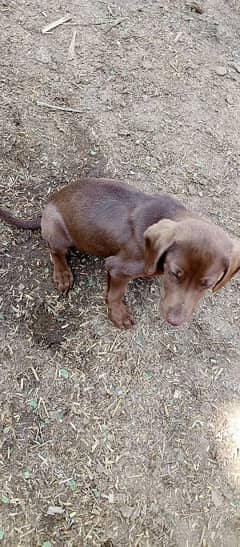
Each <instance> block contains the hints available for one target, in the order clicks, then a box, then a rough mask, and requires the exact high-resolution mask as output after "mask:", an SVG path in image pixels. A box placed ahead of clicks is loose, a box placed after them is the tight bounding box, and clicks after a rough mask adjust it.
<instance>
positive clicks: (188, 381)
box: [0, 0, 240, 547]
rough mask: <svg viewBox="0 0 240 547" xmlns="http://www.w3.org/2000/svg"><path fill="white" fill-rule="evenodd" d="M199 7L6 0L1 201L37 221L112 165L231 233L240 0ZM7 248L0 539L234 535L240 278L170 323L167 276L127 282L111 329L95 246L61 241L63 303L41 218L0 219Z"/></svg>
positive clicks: (156, 1)
mask: <svg viewBox="0 0 240 547" xmlns="http://www.w3.org/2000/svg"><path fill="white" fill-rule="evenodd" d="M198 6H200V7H201V6H202V7H203V8H204V9H203V13H198V11H201V9H200V10H198V8H197V6H196V5H195V6H192V4H191V2H190V1H188V0H186V1H185V0H128V1H127V0H125V1H124V0H122V1H120V0H119V1H117V0H116V1H114V0H88V1H86V0H85V1H83V0H69V1H68V2H67V3H66V4H65V3H62V2H60V1H59V0H48V1H47V0H41V1H40V0H35V1H34V2H30V0H25V1H24V0H18V1H14V0H10V1H8V0H2V2H1V6H0V17H1V19H0V27H1V39H0V40H1V57H0V67H1V72H0V86H1V101H0V124H1V143H0V150H1V152H0V165H1V170H0V184H1V204H2V206H5V207H7V208H9V209H10V210H11V211H15V213H17V214H18V215H19V216H25V218H27V217H31V216H34V215H36V214H38V213H39V211H40V210H41V207H42V205H43V203H44V202H45V199H46V196H47V195H48V194H49V193H50V192H51V191H52V189H53V188H56V187H58V188H60V187H61V186H62V185H63V184H66V183H68V182H69V181H70V180H73V179H76V178H77V177H78V176H79V175H81V174H82V173H84V174H91V175H110V176H112V177H115V178H124V179H127V180H128V181H130V182H131V183H132V184H134V185H136V186H137V187H138V188H141V189H144V190H149V191H151V192H152V191H159V190H165V191H168V192H172V193H173V194H174V195H175V196H177V197H178V198H180V199H181V200H182V201H183V202H184V203H185V204H186V205H188V206H190V207H192V208H193V209H196V210H199V211H201V212H202V213H203V214H208V215H209V216H210V218H212V220H213V221H216V222H218V223H219V224H220V225H222V226H224V227H225V228H226V229H227V230H229V232H230V233H232V234H235V236H240V233H239V202H240V194H239V147H240V131H239V119H240V53H239V40H240V30H239V29H240V24H239V23H240V8H239V1H238V0H205V1H202V2H201V4H200V0H199V3H198ZM63 15H69V16H70V17H71V20H70V21H69V22H67V23H65V24H64V25H62V26H59V27H58V28H56V29H55V30H53V31H52V32H50V33H47V34H42V33H41V29H42V28H43V27H44V26H45V25H46V24H47V23H49V22H51V21H54V20H56V19H58V18H59V17H62V16H63ZM74 31H76V32H77V35H76V48H75V58H74V59H72V60H70V59H69V55H68V48H69V44H70V42H71V38H72V36H73V32H74ZM41 102H44V103H49V104H50V105H53V106H55V107H56V106H58V107H63V108H73V109H76V110H78V112H68V111H66V110H63V111H62V110H56V109H54V108H48V107H47V106H46V105H45V106H42V105H41ZM39 103H40V104H39ZM1 243H2V245H1V247H2V252H1V308H2V309H1V315H0V321H1V332H0V345H1V392H0V398H1V438H0V440H1V450H0V482H1V496H2V499H1V501H0V503H1V505H0V538H1V539H0V543H1V544H2V545H4V546H7V547H10V546H14V547H15V546H21V547H28V546H31V547H32V546H33V547H34V546H44V547H50V546H52V547H53V546H56V547H60V546H69V547H70V546H71V547H77V546H91V547H92V546H105V547H111V546H114V547H120V546H135V547H137V546H139V547H140V546H141V547H147V546H148V547H159V546H164V547H173V546H177V547H197V546H199V547H221V546H224V547H225V546H226V547H237V546H239V545H240V480H239V477H240V460H239V456H240V349H239V281H238V279H237V277H236V278H235V280H233V281H232V282H231V283H230V284H229V285H228V287H227V288H225V289H224V290H222V291H221V292H219V294H217V295H216V296H214V297H212V296H211V295H209V296H208V297H207V298H206V299H205V300H204V302H203V303H202V304H201V306H199V309H198V310H197V311H196V313H195V315H194V318H193V320H192V322H191V323H190V324H189V325H188V326H186V327H184V328H182V329H181V330H174V329H172V328H170V327H167V326H166V324H164V322H163V320H162V317H161V313H160V308H159V293H160V281H154V282H152V283H147V282H146V283H145V282H141V281H139V282H137V283H135V284H132V286H131V287H130V289H129V293H128V301H129V303H130V305H131V306H132V308H133V309H134V312H135V315H136V317H137V318H138V325H137V327H136V328H135V329H134V330H132V331H131V332H122V331H118V330H116V329H115V328H114V327H113V326H112V324H111V323H110V322H109V321H108V319H107V317H106V309H105V305H104V298H103V294H104V284H105V273H104V264H103V263H102V261H101V260H100V259H95V258H89V257H87V256H81V255H80V253H72V255H71V257H70V260H71V263H72V267H73V271H74V275H75V286H74V289H73V290H72V291H71V293H70V294H69V296H68V297H67V298H65V299H63V298H60V297H58V295H57V294H56V292H55V290H54V288H53V286H52V280H51V266H50V264H49V260H48V256H47V252H46V249H45V246H44V243H43V242H42V241H41V239H40V236H39V233H34V234H29V233H28V232H24V233H23V232H19V231H17V230H15V229H11V228H9V227H7V226H4V225H2V226H1ZM51 506H54V507H57V509H52V508H51ZM49 507H50V513H51V512H52V513H54V514H49Z"/></svg>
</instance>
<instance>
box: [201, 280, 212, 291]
mask: <svg viewBox="0 0 240 547" xmlns="http://www.w3.org/2000/svg"><path fill="white" fill-rule="evenodd" d="M201 285H202V287H203V289H211V287H212V285H213V282H212V280H211V279H202V281H201Z"/></svg>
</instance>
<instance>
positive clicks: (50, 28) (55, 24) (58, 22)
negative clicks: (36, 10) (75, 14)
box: [42, 16, 71, 34]
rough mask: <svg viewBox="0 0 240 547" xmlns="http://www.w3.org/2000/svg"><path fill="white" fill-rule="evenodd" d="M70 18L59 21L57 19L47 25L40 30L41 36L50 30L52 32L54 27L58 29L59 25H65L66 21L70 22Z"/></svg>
mask: <svg viewBox="0 0 240 547" xmlns="http://www.w3.org/2000/svg"><path fill="white" fill-rule="evenodd" d="M70 19H71V17H69V16H68V17H61V18H60V19H57V20H56V21H53V22H52V23H49V24H48V25H46V26H45V27H43V28H42V34H46V32H50V30H53V29H54V28H56V27H59V25H63V23H67V21H70Z"/></svg>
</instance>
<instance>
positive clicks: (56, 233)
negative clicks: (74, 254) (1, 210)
mask: <svg viewBox="0 0 240 547" xmlns="http://www.w3.org/2000/svg"><path fill="white" fill-rule="evenodd" d="M41 227H42V236H43V239H45V241H46V242H47V244H48V247H49V254H50V260H51V262H52V263H53V281H54V284H55V286H56V288H57V290H58V291H59V292H61V293H63V294H66V293H67V292H68V291H69V289H71V287H72V285H73V276H72V272H71V270H70V268H69V266H68V263H67V259H66V255H67V252H68V249H69V247H71V245H72V244H73V243H72V240H71V237H70V235H69V233H68V230H67V228H66V226H65V223H64V220H63V218H62V216H61V215H60V213H59V211H58V210H57V208H56V207H55V206H54V205H53V204H52V203H49V204H48V205H47V207H46V209H45V210H44V212H43V215H42V223H41Z"/></svg>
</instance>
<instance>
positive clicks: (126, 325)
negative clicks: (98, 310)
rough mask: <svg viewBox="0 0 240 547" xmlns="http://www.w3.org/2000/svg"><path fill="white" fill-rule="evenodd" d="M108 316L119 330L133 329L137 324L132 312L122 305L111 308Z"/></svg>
mask: <svg viewBox="0 0 240 547" xmlns="http://www.w3.org/2000/svg"><path fill="white" fill-rule="evenodd" d="M108 316H109V319H111V321H112V322H113V323H114V325H115V326H116V327H118V328H119V329H131V328H132V327H133V326H134V325H135V324H136V321H135V319H134V317H133V315H132V313H131V311H130V310H129V309H128V308H127V306H125V304H122V303H121V304H115V305H112V306H109V308H108Z"/></svg>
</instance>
